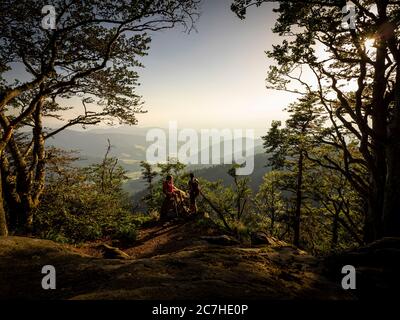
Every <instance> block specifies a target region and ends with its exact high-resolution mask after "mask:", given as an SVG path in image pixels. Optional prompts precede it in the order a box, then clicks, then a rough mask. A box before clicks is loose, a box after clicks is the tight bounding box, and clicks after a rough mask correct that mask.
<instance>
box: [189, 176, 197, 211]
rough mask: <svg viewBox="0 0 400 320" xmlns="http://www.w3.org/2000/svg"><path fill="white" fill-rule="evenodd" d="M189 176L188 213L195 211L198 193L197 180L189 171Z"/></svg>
mask: <svg viewBox="0 0 400 320" xmlns="http://www.w3.org/2000/svg"><path fill="white" fill-rule="evenodd" d="M189 177H190V179H189V182H188V185H189V199H190V213H197V206H196V198H197V196H198V195H199V194H200V188H199V181H198V180H197V179H196V178H195V177H194V174H193V173H190V175H189Z"/></svg>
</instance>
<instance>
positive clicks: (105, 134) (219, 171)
mask: <svg viewBox="0 0 400 320" xmlns="http://www.w3.org/2000/svg"><path fill="white" fill-rule="evenodd" d="M149 129H152V128H139V127H131V128H127V127H122V128H107V129H92V130H85V131H75V130H64V131H62V132H60V133H59V134H57V135H56V136H55V137H54V138H50V139H49V140H48V141H47V144H48V145H49V146H54V147H57V148H61V149H64V150H74V151H77V152H79V155H80V157H81V160H79V161H77V163H76V165H78V166H87V165H89V164H93V163H100V162H101V161H102V160H103V157H104V154H105V152H106V149H107V146H108V141H107V140H108V139H109V140H110V143H111V146H112V148H111V152H110V155H111V156H113V157H116V158H118V159H119V163H120V164H121V165H122V166H123V167H124V169H125V170H127V172H128V176H129V178H130V179H129V180H128V181H127V182H126V184H125V190H126V191H128V192H129V193H130V194H134V193H136V192H139V191H141V190H143V189H144V188H145V183H144V181H143V180H141V179H140V170H141V168H140V161H142V160H146V150H147V147H148V146H150V145H151V144H152V143H153V142H147V141H146V134H147V132H148V130H149ZM162 130H164V131H166V129H162ZM167 137H168V135H167ZM231 143H233V141H232V140H231ZM183 144H184V142H180V143H179V144H178V148H179V147H180V146H182V145H183ZM223 147H224V146H223V145H221V146H220V154H221V163H222V162H223V161H222V155H223ZM212 148H213V146H212V145H211V146H210V147H209V150H208V152H209V155H210V157H211V155H212ZM204 151H207V150H206V149H201V151H200V152H204ZM249 152H254V153H256V154H257V153H260V152H262V143H261V140H260V139H255V140H254V150H253V151H252V150H249ZM255 162H256V163H255V173H254V174H253V175H252V176H254V177H253V179H252V180H254V182H252V184H254V186H257V185H258V182H259V181H260V179H259V178H257V177H258V175H259V173H260V170H261V169H260V168H261V167H262V166H263V165H261V167H260V164H261V163H262V162H263V160H262V159H261V158H260V156H259V155H256V159H255ZM263 163H264V164H265V163H266V161H264V162H263ZM210 166H212V165H211V164H208V165H207V164H199V165H190V166H189V167H188V170H195V171H199V170H200V171H199V175H200V174H204V175H205V178H207V177H218V178H221V179H226V178H229V177H228V176H227V177H224V175H225V172H226V171H227V170H228V169H227V168H229V165H228V166H226V167H223V166H219V165H216V166H213V167H212V168H210ZM207 168H210V170H212V171H210V172H211V173H208V171H207V170H206V171H201V170H202V169H203V170H205V169H207ZM261 171H262V170H261ZM261 176H262V175H261Z"/></svg>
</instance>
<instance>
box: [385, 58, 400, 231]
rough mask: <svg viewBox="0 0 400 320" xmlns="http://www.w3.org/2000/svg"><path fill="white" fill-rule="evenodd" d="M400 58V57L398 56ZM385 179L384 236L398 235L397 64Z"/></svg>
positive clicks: (399, 96)
mask: <svg viewBox="0 0 400 320" xmlns="http://www.w3.org/2000/svg"><path fill="white" fill-rule="evenodd" d="M399 58H400V57H399ZM386 157H387V179H386V186H385V200H384V208H383V228H384V236H397V237H399V236H400V66H399V65H398V66H397V74H396V93H395V106H394V110H393V118H392V121H391V123H390V124H389V132H388V143H387V148H386Z"/></svg>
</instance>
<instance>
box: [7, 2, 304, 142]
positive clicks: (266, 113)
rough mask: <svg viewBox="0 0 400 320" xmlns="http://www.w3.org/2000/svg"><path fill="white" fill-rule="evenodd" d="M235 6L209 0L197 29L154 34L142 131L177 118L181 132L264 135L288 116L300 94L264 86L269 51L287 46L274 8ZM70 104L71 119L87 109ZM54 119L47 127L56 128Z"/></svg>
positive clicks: (143, 89) (143, 72) (144, 76)
mask: <svg viewBox="0 0 400 320" xmlns="http://www.w3.org/2000/svg"><path fill="white" fill-rule="evenodd" d="M231 3H232V0H203V5H202V14H201V16H200V19H199V20H198V22H197V23H196V29H197V32H196V31H192V32H191V33H189V34H188V33H185V32H184V30H183V28H182V27H177V28H175V29H169V30H164V31H161V32H155V33H153V34H151V35H152V43H151V46H150V51H149V54H148V55H147V56H145V57H144V58H143V59H142V60H141V61H142V63H143V64H144V66H145V68H143V69H139V70H138V71H139V75H140V83H141V86H140V87H139V88H138V94H140V95H142V96H143V100H144V102H145V109H146V110H148V113H146V114H140V115H138V119H139V126H140V127H164V128H165V127H168V123H169V121H177V123H178V128H194V129H211V128H218V129H221V128H235V129H254V130H255V132H256V134H257V135H258V136H260V135H263V134H265V133H266V131H267V128H269V126H270V124H271V121H272V120H284V119H286V113H285V112H283V108H285V107H286V106H287V105H288V104H289V103H290V102H293V101H294V100H295V99H296V96H295V95H292V94H289V93H286V92H278V91H274V90H267V89H266V87H265V78H266V74H267V70H268V66H269V65H270V64H271V63H273V61H271V60H270V59H268V58H267V56H266V54H265V51H266V50H269V49H271V48H272V44H277V43H280V42H281V41H282V39H279V37H278V36H277V35H274V34H273V33H272V31H271V28H272V27H273V25H274V24H275V20H276V15H275V14H274V13H273V12H272V8H273V6H276V4H264V5H263V6H261V7H259V8H251V9H250V10H249V12H248V15H247V19H246V20H240V19H239V18H237V16H236V15H235V14H234V13H233V12H232V11H231V10H230V6H231ZM15 73H17V74H19V75H21V74H23V73H24V71H23V68H22V66H16V67H15V68H14V70H13V71H12V72H10V75H9V76H10V77H12V76H13V74H15ZM19 77H20V76H19ZM71 103H72V104H74V103H76V105H77V108H76V109H75V110H73V111H69V112H68V114H70V115H71V114H74V113H76V112H79V113H80V112H81V111H82V106H81V104H80V102H79V100H78V99H75V100H74V99H71V100H70V101H68V104H71ZM54 121H55V120H54V119H49V120H48V121H47V122H46V124H47V125H49V126H51V127H58V126H59V123H55V122H54ZM75 129H77V130H79V129H80V128H78V127H76V128H75ZM134 130H135V128H133V129H132V131H134Z"/></svg>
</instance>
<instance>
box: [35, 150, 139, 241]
mask: <svg viewBox="0 0 400 320" xmlns="http://www.w3.org/2000/svg"><path fill="white" fill-rule="evenodd" d="M124 179H125V172H124V170H123V169H122V167H120V166H119V165H118V164H117V160H116V159H114V158H110V159H108V158H107V157H106V158H105V160H104V161H103V163H102V164H95V165H91V166H89V167H86V168H69V169H67V170H66V169H65V168H64V170H63V171H61V172H59V173H53V174H50V175H49V177H48V183H47V185H46V189H45V193H44V195H43V197H42V201H41V204H40V206H39V208H38V209H37V212H36V214H35V220H34V229H35V233H36V234H37V235H39V236H41V237H44V238H49V239H53V240H56V241H61V242H72V243H75V242H82V241H90V240H95V239H99V238H103V237H111V238H121V239H123V240H129V239H130V240H133V239H134V238H135V236H136V234H135V229H136V227H137V225H138V223H137V221H135V219H134V215H133V213H132V208H131V206H130V203H129V200H128V197H127V195H126V194H125V193H124V192H123V191H122V189H121V186H122V182H123V180H124Z"/></svg>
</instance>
